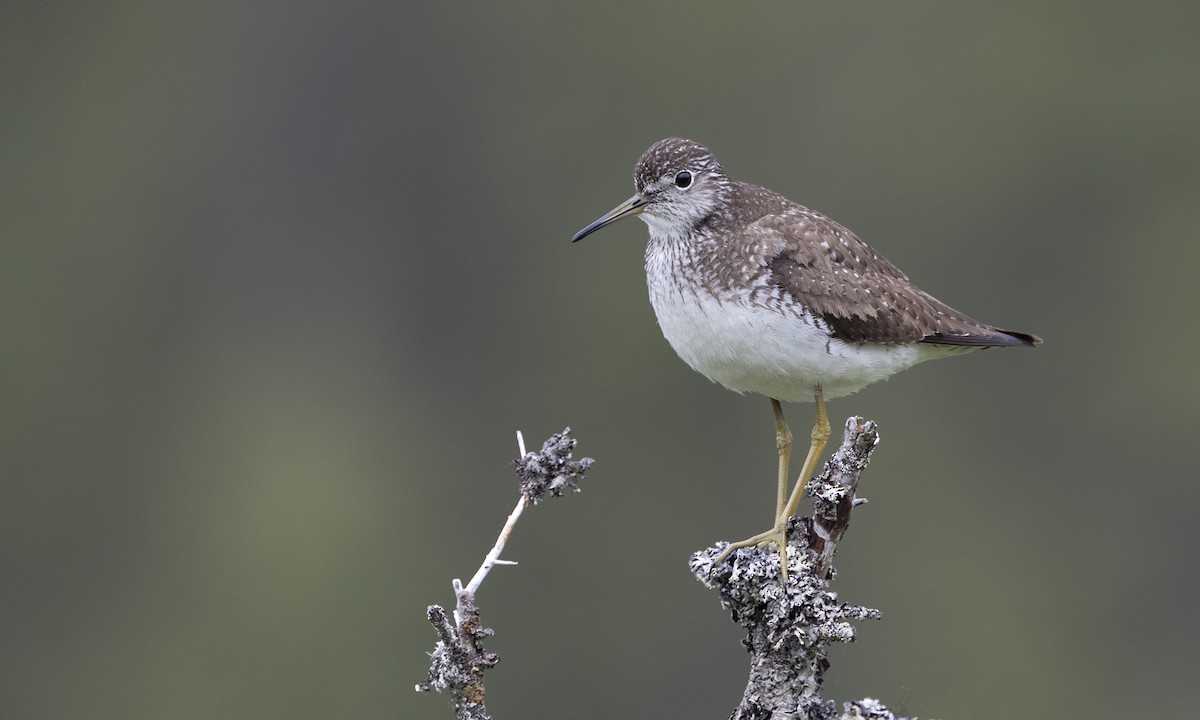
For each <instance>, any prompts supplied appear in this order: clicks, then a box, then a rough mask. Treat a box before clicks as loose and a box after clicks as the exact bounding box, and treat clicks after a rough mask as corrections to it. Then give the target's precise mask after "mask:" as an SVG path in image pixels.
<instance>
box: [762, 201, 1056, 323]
mask: <svg viewBox="0 0 1200 720" xmlns="http://www.w3.org/2000/svg"><path fill="white" fill-rule="evenodd" d="M749 230H750V233H751V235H752V236H753V237H754V238H755V241H756V243H757V244H759V247H760V249H762V250H763V251H764V252H763V255H762V256H763V257H764V259H765V263H766V268H767V270H768V271H769V273H770V282H771V283H773V284H774V285H776V286H778V287H779V288H780V289H781V290H782V291H783V292H785V293H787V294H788V295H790V296H792V297H793V298H794V299H795V300H797V301H799V302H800V303H802V304H803V305H804V306H805V307H807V308H809V309H810V310H812V311H813V312H814V313H816V314H817V315H818V316H820V317H821V318H822V319H823V320H824V321H825V322H826V323H827V324H828V325H829V328H830V330H831V332H832V333H833V335H834V336H835V337H837V338H839V339H842V340H845V341H848V342H871V343H888V344H892V343H910V342H928V343H934V344H945V345H962V346H978V347H989V346H999V345H1032V344H1036V343H1037V342H1040V340H1038V339H1037V338H1035V337H1034V336H1031V335H1023V334H1020V333H1009V332H1006V331H1003V330H999V329H997V328H994V327H991V326H989V325H985V324H983V323H981V322H978V321H976V320H973V319H971V318H970V317H968V316H967V315H964V314H963V313H961V312H959V311H957V310H955V309H954V308H952V307H950V306H949V305H946V304H945V303H943V302H941V301H939V300H938V299H937V298H935V297H933V296H932V295H930V294H929V293H927V292H925V291H923V290H921V289H920V288H918V287H916V286H915V285H913V284H912V283H911V282H909V280H908V277H906V276H905V275H904V273H903V272H901V271H900V269H899V268H897V267H896V266H895V265H892V264H891V263H890V262H888V261H887V260H885V259H884V258H883V257H882V256H881V255H879V253H877V252H875V250H873V249H872V248H871V247H870V246H869V245H867V244H866V243H864V242H863V241H862V240H860V239H859V238H858V236H856V235H855V234H854V233H852V232H851V231H850V230H848V229H846V228H845V227H842V226H841V225H839V224H838V223H836V222H834V221H833V220H831V219H829V218H827V217H825V216H824V215H821V214H820V213H816V212H813V211H811V210H808V209H807V208H804V207H801V206H799V205H794V204H791V207H789V208H788V209H787V210H786V211H785V212H783V213H779V212H778V211H776V212H775V213H772V214H769V215H766V216H765V217H762V218H760V219H759V220H757V221H756V222H754V223H753V224H752V225H751V226H750V228H749Z"/></svg>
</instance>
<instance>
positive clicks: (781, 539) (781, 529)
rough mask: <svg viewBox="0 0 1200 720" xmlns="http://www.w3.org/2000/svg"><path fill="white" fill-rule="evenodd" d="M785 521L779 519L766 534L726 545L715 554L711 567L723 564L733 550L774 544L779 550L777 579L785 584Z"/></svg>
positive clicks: (786, 576) (786, 574)
mask: <svg viewBox="0 0 1200 720" xmlns="http://www.w3.org/2000/svg"><path fill="white" fill-rule="evenodd" d="M787 521H788V519H787V518H780V519H778V520H776V522H775V527H773V528H771V529H770V530H767V531H766V532H760V533H759V534H757V535H754V536H751V537H748V538H746V539H745V540H739V541H738V542H735V543H729V544H728V545H726V546H725V549H724V550H722V551H721V552H720V553H718V554H717V556H716V557H715V558H713V563H712V567H713V568H716V567H717V566H718V565H720V564H721V563H723V562H724V561H725V558H727V557H729V556H730V555H731V554H733V552H734V551H735V550H740V549H741V548H748V547H762V548H767V547H769V546H770V545H772V544H774V545H775V546H776V547H778V548H779V577H780V579H781V580H783V581H785V582H786V581H787V578H788V571H787Z"/></svg>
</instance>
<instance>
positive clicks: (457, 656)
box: [416, 428, 593, 720]
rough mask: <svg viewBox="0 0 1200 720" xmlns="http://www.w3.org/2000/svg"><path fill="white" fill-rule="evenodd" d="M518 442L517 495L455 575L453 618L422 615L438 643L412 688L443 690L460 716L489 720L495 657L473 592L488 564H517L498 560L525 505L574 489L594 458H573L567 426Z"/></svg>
mask: <svg viewBox="0 0 1200 720" xmlns="http://www.w3.org/2000/svg"><path fill="white" fill-rule="evenodd" d="M517 445H518V447H519V448H520V451H521V457H520V458H518V459H517V460H514V461H513V465H515V466H516V470H517V474H518V475H520V476H521V497H520V498H519V499H518V500H517V505H516V507H515V508H513V511H512V512H511V513H509V516H508V520H507V521H506V522H505V523H504V527H503V528H501V530H500V535H499V536H498V537H497V538H496V543H495V544H494V545H493V546H492V549H491V550H490V551H489V552H488V554H487V556H486V557H484V559H483V564H481V565H480V566H479V569H478V570H477V571H476V572H475V575H474V577H472V578H471V581H470V582H469V583H467V585H466V586H465V587H464V586H463V584H462V581H461V580H459V579H458V578H455V579H454V581H453V583H452V584H453V586H454V598H455V605H454V622H453V623H451V622H450V619H449V618H448V617H447V616H446V610H445V609H444V608H443V607H441V606H440V605H430V606H429V608H428V610H427V611H426V616H427V619H428V620H429V622H430V624H432V625H433V628H434V630H435V631H436V632H437V634H438V643H437V645H436V646H434V649H433V652H432V653H430V665H429V676H428V678H427V679H426V680H425V681H424V682H421V683H418V684H417V687H416V689H417V690H418V691H422V692H429V691H431V690H434V691H437V692H439V693H440V692H442V691H444V690H448V691H449V692H450V706H451V707H452V708H453V710H454V714H455V716H456V717H458V718H459V719H460V720H490V716H489V715H488V714H487V708H486V707H485V706H484V702H483V701H484V684H483V674H484V672H486V671H487V670H488V669H490V668H492V667H494V666H495V665H496V663H498V662H500V656H499V655H497V654H495V653H491V652H487V651H486V650H484V648H483V639H484V638H487V637H490V636H491V635H492V634H493V633H492V630H491V629H490V628H485V627H483V625H482V623H480V620H479V608H478V607H477V606H476V604H475V594H476V593H477V592H478V591H479V587H480V585H482V584H483V581H484V579H485V578H486V577H487V575H488V573H489V572H490V571H491V569H492V568H493V567H495V566H496V565H515V564H516V563H515V562H512V561H510V560H501V559H500V553H502V552H503V551H504V545H505V544H506V543H507V542H508V537H509V535H510V534H511V533H512V530H513V527H514V526H516V524H517V520H519V519H520V517H521V513H522V512H524V511H525V508H526V506H528V505H536V504H537V503H538V502H539V501H540V500H541V499H542V498H543V497H545V496H546V495H547V494H549V495H550V496H551V497H558V496H561V495H563V494H564V492H565V491H566V490H568V489H570V490H573V491H578V490H579V487H578V485H577V484H576V479H577V478H582V477H583V476H584V473H585V472H586V471H587V470H588V469H589V468H590V467H591V466H592V463H593V460H592V459H591V458H583V459H581V460H573V459H572V457H571V452H572V451H573V450H574V449H575V440H574V438H572V437H571V428H566V429H565V430H563V431H562V432H561V433H556V434H554V435H551V436H550V438H549V439H547V440H546V442H545V443H543V444H542V449H541V451H540V452H537V453H530V452H525V438H524V437H522V435H521V433H520V432H518V433H517Z"/></svg>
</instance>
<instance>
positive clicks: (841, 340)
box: [572, 138, 1041, 578]
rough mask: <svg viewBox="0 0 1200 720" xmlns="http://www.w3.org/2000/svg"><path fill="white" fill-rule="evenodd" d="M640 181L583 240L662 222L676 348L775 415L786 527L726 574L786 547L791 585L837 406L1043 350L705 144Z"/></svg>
mask: <svg viewBox="0 0 1200 720" xmlns="http://www.w3.org/2000/svg"><path fill="white" fill-rule="evenodd" d="M633 178H634V185H635V187H636V189H637V192H636V193H634V195H633V197H631V198H629V199H628V200H626V201H625V202H623V203H621V204H620V205H618V206H617V207H615V208H613V209H612V210H611V211H610V212H608V213H607V214H605V215H604V216H603V217H601V218H600V219H599V220H597V221H596V222H594V223H592V224H591V225H588V226H587V227H585V228H584V229H582V230H580V231H579V232H578V233H576V234H575V237H574V238H573V240H572V241H576V240H581V239H583V238H584V237H586V236H587V235H590V234H591V233H593V232H595V231H596V230H599V229H600V228H602V227H604V226H606V225H609V224H611V223H614V222H616V221H617V220H620V219H621V218H625V217H631V216H633V215H637V216H639V217H641V219H642V220H644V221H645V222H646V224H647V225H648V226H649V227H650V242H649V244H648V245H647V246H646V280H647V283H648V285H649V289H650V303H651V304H652V305H653V306H654V313H655V314H656V315H657V316H658V324H659V326H660V327H661V328H662V332H663V335H664V336H666V338H667V342H669V343H670V344H671V347H673V348H674V349H675V352H677V353H678V354H679V357H681V358H683V361H684V362H686V363H687V364H688V365H690V366H691V367H692V369H693V370H696V371H697V372H699V373H700V374H702V375H704V376H705V377H707V378H708V379H709V380H712V381H714V382H718V383H720V384H722V385H724V386H725V387H727V388H729V389H730V390H736V391H737V392H739V393H746V392H754V393H759V394H761V395H766V396H767V397H768V398H770V399H771V407H772V409H773V410H774V412H775V441H776V447H777V449H778V451H779V475H778V495H777V500H776V504H775V524H774V526H773V527H772V528H771V529H770V530H767V531H766V532H762V533H759V534H758V535H754V536H753V537H750V538H747V539H746V540H743V541H741V542H736V543H732V544H731V545H729V546H728V547H726V548H725V550H724V551H723V552H722V553H721V554H720V555H719V556H718V557H717V558H716V561H715V562H714V563H713V565H714V567H715V566H716V565H718V564H720V562H721V561H723V560H724V559H725V558H726V557H727V556H728V555H729V553H731V552H733V551H734V550H736V549H738V548H743V547H749V546H753V545H768V544H770V543H776V544H777V545H778V548H779V557H780V566H781V574H782V575H783V577H784V578H786V577H787V542H786V529H787V522H788V519H789V518H790V517H791V516H792V515H794V514H795V513H796V511H797V509H798V508H799V505H800V500H801V498H802V496H803V490H804V486H805V484H806V482H807V481H808V478H809V477H810V476H811V475H812V473H813V471H814V469H815V468H816V464H817V460H818V459H819V458H820V456H821V451H822V450H823V449H824V447H825V441H826V440H827V439H828V438H829V419H828V417H827V416H826V414H825V399H826V398H836V397H841V396H843V395H849V394H850V393H853V392H856V391H858V390H860V389H862V388H863V387H866V386H867V385H870V384H871V383H873V382H876V381H878V380H883V379H884V378H886V377H888V376H890V375H892V374H894V373H897V372H900V371H901V370H904V369H906V368H909V367H912V366H913V365H915V364H917V363H919V362H923V361H925V360H932V359H934V358H941V357H948V356H950V355H958V354H962V353H965V352H970V351H972V350H978V349H980V348H986V347H1002V346H1009V345H1037V344H1038V343H1040V342H1041V340H1040V339H1039V338H1038V337H1036V336H1034V335H1027V334H1024V333H1018V332H1010V331H1008V330H1000V329H998V328H995V327H992V326H990V325H985V324H983V323H981V322H977V321H975V320H972V319H971V318H969V317H967V316H966V315H964V314H963V313H961V312H959V311H957V310H955V309H953V308H951V307H950V306H949V305H946V304H944V303H942V302H940V301H938V300H937V299H935V298H934V297H933V296H932V295H930V294H928V293H926V292H925V291H923V290H921V289H920V288H918V287H917V286H916V285H913V284H912V283H911V282H910V281H909V279H908V278H907V277H906V276H905V275H904V273H902V272H900V270H899V269H898V268H896V266H894V265H892V264H891V263H889V262H888V261H887V260H885V259H883V257H882V256H881V255H879V253H877V252H875V250H873V249H872V248H871V247H870V246H869V245H867V244H866V243H864V242H863V241H862V240H859V239H858V236H856V235H855V234H854V233H852V232H850V231H849V230H847V229H846V228H844V227H842V226H841V225H839V224H838V223H836V222H834V221H833V220H831V219H829V218H827V217H825V216H824V215H822V214H820V213H817V212H814V211H812V210H809V209H808V208H806V207H803V206H802V205H799V204H797V203H794V202H792V201H791V200H788V199H787V198H785V197H783V196H782V195H780V194H779V193H776V192H774V191H771V190H768V189H766V188H764V187H759V186H758V185H752V184H750V183H746V182H741V181H739V180H734V179H732V178H730V177H729V176H728V175H726V174H725V172H724V171H723V170H722V169H721V166H720V165H719V164H718V163H717V160H716V158H715V157H713V154H712V152H710V151H709V150H708V148H706V147H704V146H703V145H701V144H699V143H697V142H694V141H692V140H684V139H682V138H667V139H665V140H660V141H658V142H656V143H654V144H653V145H651V146H650V149H649V150H647V151H646V152H645V153H644V154H643V155H642V157H641V159H640V160H638V163H637V168H636V169H635V170H634V174H633ZM810 400H811V401H815V402H816V405H817V422H816V425H815V426H814V427H813V430H812V436H811V437H812V442H811V444H810V445H809V449H808V456H807V457H806V458H805V460H804V468H803V469H802V470H801V472H800V477H799V479H798V480H797V482H796V487H795V489H794V490H793V491H792V492H791V494H790V495H788V480H789V478H788V460H789V458H790V456H791V441H792V436H791V432H790V431H789V430H788V426H787V423H786V422H785V421H784V418H783V409H782V407H781V406H780V401H788V402H807V401H810Z"/></svg>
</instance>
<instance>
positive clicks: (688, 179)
mask: <svg viewBox="0 0 1200 720" xmlns="http://www.w3.org/2000/svg"><path fill="white" fill-rule="evenodd" d="M691 186H692V174H691V173H690V172H688V171H687V170H680V171H679V172H678V173H676V175H675V187H677V188H679V189H680V190H687V189H688V188H690V187H691Z"/></svg>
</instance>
